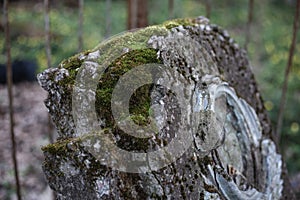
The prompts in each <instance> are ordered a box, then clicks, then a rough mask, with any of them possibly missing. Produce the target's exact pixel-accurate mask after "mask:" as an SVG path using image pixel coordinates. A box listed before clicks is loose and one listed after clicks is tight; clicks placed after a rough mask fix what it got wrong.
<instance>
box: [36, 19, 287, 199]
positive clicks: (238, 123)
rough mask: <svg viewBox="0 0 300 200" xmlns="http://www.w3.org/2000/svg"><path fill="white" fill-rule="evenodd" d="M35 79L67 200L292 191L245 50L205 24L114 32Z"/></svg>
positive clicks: (51, 168)
mask: <svg viewBox="0 0 300 200" xmlns="http://www.w3.org/2000/svg"><path fill="white" fill-rule="evenodd" d="M38 79H39V82H40V84H41V86H42V87H43V88H44V89H45V90H47V91H48V93H49V95H48V98H47V99H46V101H45V104H46V106H47V108H48V109H49V112H50V114H51V117H52V120H53V122H54V124H55V126H56V128H57V131H58V134H59V138H58V140H57V141H56V142H55V143H54V144H49V145H48V146H45V147H43V151H44V154H45V162H44V165H43V169H44V172H45V175H46V177H47V179H48V182H49V185H50V187H51V188H52V189H53V190H54V191H55V192H56V194H57V198H58V199H161V198H166V199H172V198H175V199H208V198H210V199H223V198H225V199H280V198H284V197H285V195H286V196H288V195H290V194H289V191H288V190H287V188H286V187H285V186H284V184H285V183H286V181H284V178H285V177H284V174H283V171H284V170H283V168H282V161H281V156H280V155H279V154H278V153H276V146H275V144H274V142H273V141H272V140H271V139H270V138H271V128H270V123H269V120H268V118H267V115H266V111H265V110H264V108H263V103H262V100H261V96H260V94H259V92H258V90H257V86H256V83H255V80H254V77H253V74H252V72H251V71H250V69H249V62H248V59H247V56H246V52H245V51H244V50H242V49H240V48H239V47H238V45H237V44H236V43H235V42H234V41H233V40H232V39H231V38H230V37H229V35H228V33H227V32H226V31H223V30H222V29H220V28H219V27H217V26H216V25H212V24H210V23H209V21H208V20H207V19H206V18H203V17H198V18H195V19H178V20H173V21H168V22H165V23H164V24H162V25H158V26H151V27H147V28H145V29H140V30H136V31H133V32H127V33H125V34H122V35H119V36H115V37H113V38H111V39H109V40H107V41H104V42H102V43H101V44H100V45H99V46H97V47H96V48H95V49H93V50H91V51H87V52H83V53H80V54H78V55H75V56H73V57H71V58H69V59H67V60H65V61H63V62H62V63H61V64H60V65H59V66H58V68H55V69H49V70H46V71H44V72H43V73H41V74H39V76H38Z"/></svg>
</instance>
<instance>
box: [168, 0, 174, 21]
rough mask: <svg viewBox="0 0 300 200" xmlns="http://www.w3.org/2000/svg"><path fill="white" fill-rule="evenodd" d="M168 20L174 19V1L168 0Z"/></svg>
mask: <svg viewBox="0 0 300 200" xmlns="http://www.w3.org/2000/svg"><path fill="white" fill-rule="evenodd" d="M168 4H169V5H168V6H169V19H173V18H174V0H169V3H168Z"/></svg>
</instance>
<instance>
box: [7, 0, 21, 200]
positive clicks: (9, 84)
mask: <svg viewBox="0 0 300 200" xmlns="http://www.w3.org/2000/svg"><path fill="white" fill-rule="evenodd" d="M3 13H4V16H3V18H4V23H5V46H6V59H7V61H6V76H7V79H6V80H7V90H8V98H9V121H10V136H11V143H12V158H13V164H14V172H15V181H16V187H17V188H16V189H17V197H18V200H21V199H22V197H21V187H20V181H19V171H18V161H17V155H16V154H17V150H16V148H17V147H16V146H17V145H16V139H15V132H14V122H15V121H14V111H13V91H12V90H13V89H12V84H13V82H12V66H11V54H10V33H9V19H8V0H4V4H3Z"/></svg>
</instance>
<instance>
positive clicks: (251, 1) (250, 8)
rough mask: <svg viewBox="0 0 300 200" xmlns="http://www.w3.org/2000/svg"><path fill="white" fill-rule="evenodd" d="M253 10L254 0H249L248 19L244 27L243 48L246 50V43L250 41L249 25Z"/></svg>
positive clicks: (250, 24)
mask: <svg viewBox="0 0 300 200" xmlns="http://www.w3.org/2000/svg"><path fill="white" fill-rule="evenodd" d="M253 10H254V0H249V4H248V21H247V27H246V38H245V46H244V48H245V49H246V50H247V48H248V44H249V41H250V32H251V26H252V22H253Z"/></svg>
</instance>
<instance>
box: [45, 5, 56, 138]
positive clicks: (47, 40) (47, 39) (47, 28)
mask: <svg viewBox="0 0 300 200" xmlns="http://www.w3.org/2000/svg"><path fill="white" fill-rule="evenodd" d="M44 10H45V11H44V12H45V13H44V17H45V49H46V57H47V67H48V68H51V46H50V39H51V38H50V17H49V11H50V6H49V1H48V0H44ZM48 137H49V141H50V142H51V143H53V142H54V139H53V135H52V123H51V118H50V115H49V114H48Z"/></svg>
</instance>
